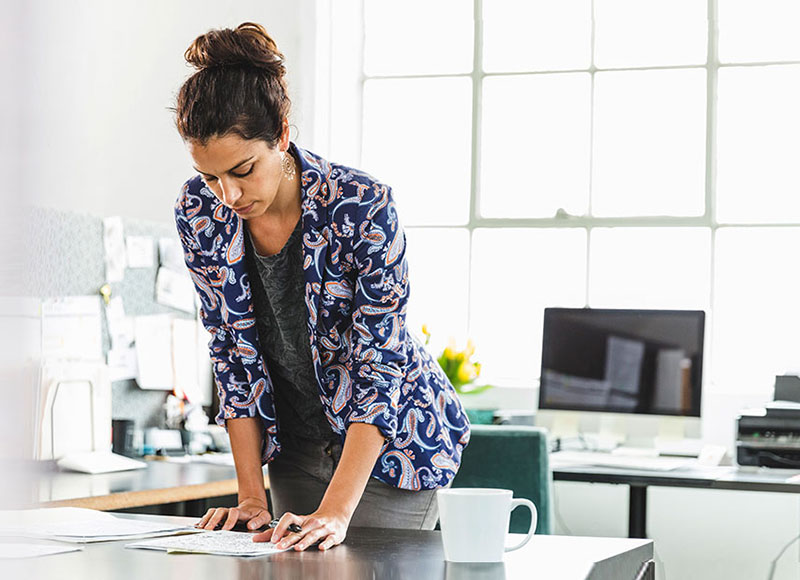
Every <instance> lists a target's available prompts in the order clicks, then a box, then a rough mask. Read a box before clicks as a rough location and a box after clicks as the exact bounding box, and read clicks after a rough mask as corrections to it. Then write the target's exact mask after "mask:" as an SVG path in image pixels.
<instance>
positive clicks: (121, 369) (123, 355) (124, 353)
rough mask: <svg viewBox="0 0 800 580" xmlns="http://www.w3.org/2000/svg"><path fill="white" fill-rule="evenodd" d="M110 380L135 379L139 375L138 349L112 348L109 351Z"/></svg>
mask: <svg viewBox="0 0 800 580" xmlns="http://www.w3.org/2000/svg"><path fill="white" fill-rule="evenodd" d="M107 356H108V378H109V380H110V381H111V382H112V383H113V382H114V381H126V380H128V379H135V378H136V376H137V375H138V374H139V365H138V363H137V359H136V347H133V346H126V347H124V348H112V349H111V350H109V351H108V355H107Z"/></svg>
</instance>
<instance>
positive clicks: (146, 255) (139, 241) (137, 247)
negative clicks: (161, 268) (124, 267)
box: [125, 236, 153, 268]
mask: <svg viewBox="0 0 800 580" xmlns="http://www.w3.org/2000/svg"><path fill="white" fill-rule="evenodd" d="M125 246H126V247H127V250H128V268H152V267H153V238H152V237H150V236H128V237H126V238H125Z"/></svg>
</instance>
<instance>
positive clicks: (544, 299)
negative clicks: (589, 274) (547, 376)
mask: <svg viewBox="0 0 800 580" xmlns="http://www.w3.org/2000/svg"><path fill="white" fill-rule="evenodd" d="M472 240H473V253H472V285H471V289H472V293H471V297H470V304H471V308H470V312H471V313H470V334H471V336H473V337H474V339H475V343H476V345H477V348H478V350H477V351H476V357H477V358H478V360H479V361H480V362H482V363H483V372H484V374H483V376H484V378H485V379H486V380H487V382H492V381H496V382H497V383H499V384H503V382H504V381H506V382H514V383H517V382H522V383H524V384H526V385H533V384H534V383H535V382H536V381H537V380H538V377H539V366H540V361H541V350H542V318H543V314H544V308H545V307H546V306H573V307H575V306H577V307H580V306H583V305H584V304H585V302H586V300H585V298H586V230H583V229H477V230H475V232H474V233H473V238H472Z"/></svg>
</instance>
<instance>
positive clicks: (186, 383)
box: [172, 318, 200, 403]
mask: <svg viewBox="0 0 800 580" xmlns="http://www.w3.org/2000/svg"><path fill="white" fill-rule="evenodd" d="M195 325H196V322H195V321H194V320H187V319H185V318H175V319H173V320H172V367H173V373H174V375H173V381H174V385H175V394H176V395H177V396H178V397H181V395H185V396H186V399H187V400H188V401H189V402H190V403H199V402H200V392H199V384H198V380H197V368H198V367H197V348H196V345H195V341H196V340H197V329H196V327H195Z"/></svg>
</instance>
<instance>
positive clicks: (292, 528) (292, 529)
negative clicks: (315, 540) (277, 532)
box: [268, 520, 303, 534]
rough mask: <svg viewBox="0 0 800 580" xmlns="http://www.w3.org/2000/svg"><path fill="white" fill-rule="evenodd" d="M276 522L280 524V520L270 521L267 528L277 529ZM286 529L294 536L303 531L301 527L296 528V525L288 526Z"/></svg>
mask: <svg viewBox="0 0 800 580" xmlns="http://www.w3.org/2000/svg"><path fill="white" fill-rule="evenodd" d="M278 522H280V520H272V521H271V522H270V523H269V526H268V527H270V528H277V527H278ZM288 529H289V531H290V532H294V533H295V534H299V533H300V532H302V531H303V528H301V527H300V526H298V525H297V524H289V528H288Z"/></svg>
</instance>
